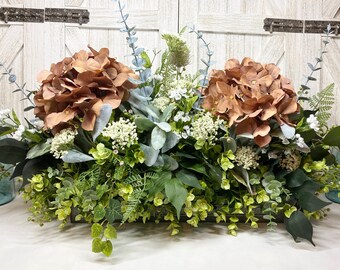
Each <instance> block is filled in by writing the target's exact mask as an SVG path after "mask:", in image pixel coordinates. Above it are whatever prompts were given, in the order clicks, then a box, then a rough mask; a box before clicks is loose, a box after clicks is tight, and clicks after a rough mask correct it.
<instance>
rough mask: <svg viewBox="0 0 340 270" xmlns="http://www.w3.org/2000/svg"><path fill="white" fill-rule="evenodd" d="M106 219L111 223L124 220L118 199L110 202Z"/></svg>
mask: <svg viewBox="0 0 340 270" xmlns="http://www.w3.org/2000/svg"><path fill="white" fill-rule="evenodd" d="M105 217H106V219H107V221H108V222H109V223H113V222H114V221H115V220H121V219H122V218H123V214H122V210H121V203H120V201H118V200H116V199H111V200H110V202H109V207H108V208H107V209H106V216H105Z"/></svg>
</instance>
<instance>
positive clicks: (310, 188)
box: [293, 180, 322, 194]
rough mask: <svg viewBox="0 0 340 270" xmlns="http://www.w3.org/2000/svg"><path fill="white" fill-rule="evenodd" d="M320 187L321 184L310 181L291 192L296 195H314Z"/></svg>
mask: <svg viewBox="0 0 340 270" xmlns="http://www.w3.org/2000/svg"><path fill="white" fill-rule="evenodd" d="M321 187H322V185H321V184H319V183H316V182H315V181H312V180H307V181H305V182H304V183H303V184H302V185H301V186H299V187H297V188H294V189H293V191H294V192H295V193H296V194H299V193H302V192H311V193H315V192H316V191H317V190H319V189H320V188H321Z"/></svg>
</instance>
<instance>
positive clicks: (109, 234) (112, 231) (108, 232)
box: [104, 224, 117, 239]
mask: <svg viewBox="0 0 340 270" xmlns="http://www.w3.org/2000/svg"><path fill="white" fill-rule="evenodd" d="M104 236H105V237H106V238H107V239H116V238H117V231H116V228H115V227H113V226H112V225H111V224H107V226H106V228H105V230H104Z"/></svg>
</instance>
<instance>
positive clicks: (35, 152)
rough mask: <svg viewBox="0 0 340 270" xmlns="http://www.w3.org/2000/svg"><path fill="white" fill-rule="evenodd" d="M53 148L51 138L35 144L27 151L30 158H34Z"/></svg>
mask: <svg viewBox="0 0 340 270" xmlns="http://www.w3.org/2000/svg"><path fill="white" fill-rule="evenodd" d="M50 150H51V140H47V141H46V142H44V143H40V144H37V145H35V146H33V147H32V148H31V149H30V150H29V151H28V153H27V158H28V159H33V158H36V157H40V156H43V155H44V154H46V153H49V152H50Z"/></svg>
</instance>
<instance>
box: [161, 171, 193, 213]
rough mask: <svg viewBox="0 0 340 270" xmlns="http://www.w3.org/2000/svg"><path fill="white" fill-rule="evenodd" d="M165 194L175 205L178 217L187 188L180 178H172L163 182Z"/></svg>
mask: <svg viewBox="0 0 340 270" xmlns="http://www.w3.org/2000/svg"><path fill="white" fill-rule="evenodd" d="M165 194H166V196H167V197H168V200H169V202H171V204H172V205H173V206H174V207H175V209H176V211H177V218H178V219H179V218H180V213H181V209H182V206H183V205H184V203H185V201H186V198H187V195H188V191H187V189H186V188H185V187H184V186H183V184H182V183H181V181H180V180H178V179H176V178H173V179H171V180H170V181H167V182H166V183H165Z"/></svg>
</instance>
